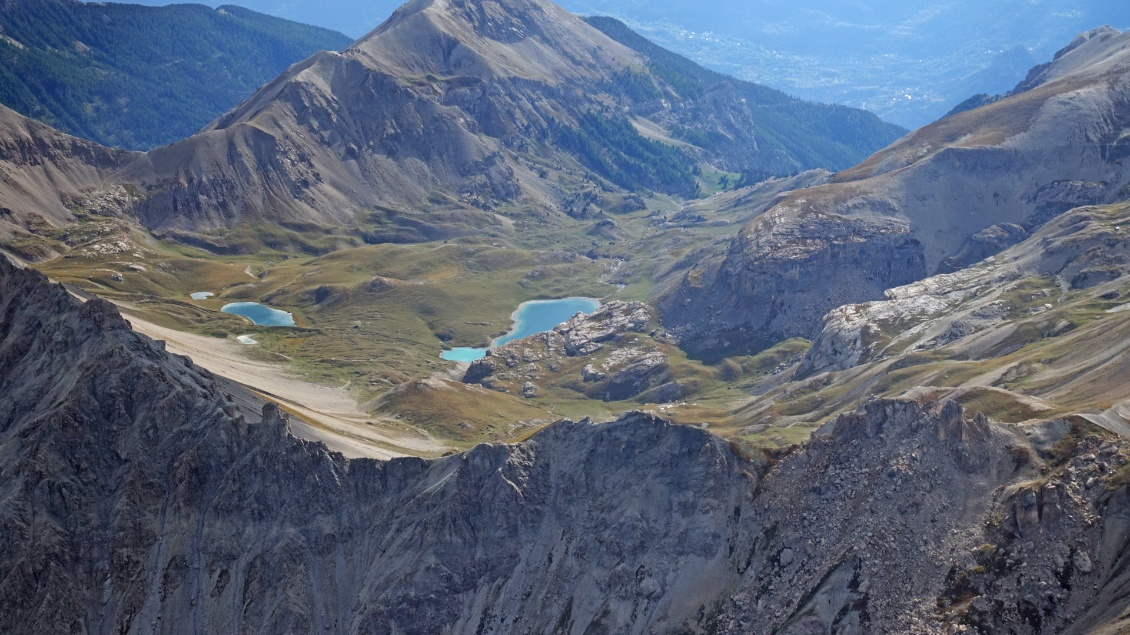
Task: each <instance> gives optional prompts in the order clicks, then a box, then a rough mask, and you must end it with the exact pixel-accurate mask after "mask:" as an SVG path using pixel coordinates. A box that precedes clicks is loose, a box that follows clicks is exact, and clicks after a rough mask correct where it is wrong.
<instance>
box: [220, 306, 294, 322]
mask: <svg viewBox="0 0 1130 635" xmlns="http://www.w3.org/2000/svg"><path fill="white" fill-rule="evenodd" d="M220 310H221V311H223V312H224V313H233V314H235V315H242V316H243V317H245V318H247V319H249V320H251V321H252V322H254V323H255V325H256V326H294V315H292V314H290V313H287V312H286V311H280V310H278V309H272V308H271V307H269V306H263V305H262V304H259V303H258V302H233V303H231V304H225V305H224V307H223V308H222V309H220Z"/></svg>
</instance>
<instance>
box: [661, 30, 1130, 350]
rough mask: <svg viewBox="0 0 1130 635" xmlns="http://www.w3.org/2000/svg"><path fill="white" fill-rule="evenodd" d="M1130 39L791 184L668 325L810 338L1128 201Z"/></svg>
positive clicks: (696, 333)
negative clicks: (838, 319)
mask: <svg viewBox="0 0 1130 635" xmlns="http://www.w3.org/2000/svg"><path fill="white" fill-rule="evenodd" d="M1128 41H1130V34H1119V35H1117V36H1111V35H1110V34H1109V33H1107V34H1105V35H1103V34H1099V36H1096V37H1091V38H1084V40H1081V41H1080V42H1079V43H1077V45H1076V46H1073V47H1069V49H1066V50H1065V51H1064V52H1063V53H1062V54H1061V55H1060V56H1059V57H1058V58H1057V60H1056V61H1055V62H1054V63H1053V65H1052V66H1053V68H1051V69H1048V71H1047V72H1046V73H1044V74H1043V75H1042V76H1041V77H1043V79H1041V80H1040V81H1038V82H1036V83H1035V84H1034V85H1032V86H1031V87H1030V88H1029V89H1028V90H1026V91H1022V92H1020V93H1017V94H1014V95H1012V96H1011V97H1009V98H1008V99H1004V100H1002V101H999V102H996V103H994V104H991V105H989V106H986V107H983V108H978V109H975V110H972V111H968V112H963V113H960V114H957V115H954V116H952V117H947V118H945V119H943V120H941V121H939V122H937V123H935V124H932V125H930V126H926V127H925V128H922V129H920V130H918V131H916V132H914V133H912V134H910V135H908V136H907V137H904V138H903V139H902V140H900V141H898V142H896V143H894V144H892V145H891V146H889V147H888V148H887V149H885V150H883V151H881V152H879V153H876V154H875V155H873V156H872V157H871V158H869V159H868V160H867V161H865V162H863V163H861V164H860V165H858V166H856V167H854V168H852V169H850V170H846V171H844V172H841V173H839V174H837V175H836V177H835V179H834V180H833V182H832V183H829V184H827V185H821V186H817V187H811V188H807V189H803V190H797V191H794V192H792V193H790V194H788V195H786V197H785V198H784V200H782V201H780V202H779V203H777V204H776V205H775V206H774V207H773V208H772V209H770V210H769V211H768V212H766V213H765V214H763V215H761V216H759V217H757V218H756V219H754V220H752V221H750V223H749V224H748V225H747V226H746V227H745V228H744V229H743V230H742V232H741V234H740V235H739V236H738V237H737V238H736V239H735V240H734V242H733V243H732V245H731V248H730V250H729V253H728V254H727V256H726V258H725V260H724V261H723V262H721V263H704V264H702V265H700V266H698V267H696V268H693V269H692V270H691V271H690V272H689V273H688V274H687V275H686V277H685V278H684V279H683V281H682V282H681V284H679V285H676V286H675V287H674V288H673V289H671V290H669V291H668V292H667V293H666V294H665V295H664V297H663V298H662V300H661V301H660V305H659V306H660V309H661V313H662V319H663V321H664V323H665V324H666V325H667V326H668V327H670V328H671V329H672V330H673V331H674V332H676V333H677V334H679V335H680V337H681V338H682V339H683V340H684V341H685V342H686V343H687V346H688V347H689V348H690V349H692V350H698V351H705V352H704V353H703V355H704V356H709V353H710V352H711V351H728V352H730V353H729V354H738V353H745V352H753V351H757V350H760V349H762V348H764V347H766V346H768V345H771V344H774V343H776V342H778V341H780V340H782V339H785V338H788V337H805V338H811V337H813V335H814V334H815V333H816V331H817V329H818V328H819V326H820V318H819V317H818V316H822V315H824V314H825V313H827V312H828V311H829V310H831V309H833V308H835V307H837V306H842V305H845V304H854V303H860V302H866V301H871V300H878V299H880V298H882V297H883V291H884V290H885V289H887V288H890V287H891V286H898V285H904V284H907V283H909V282H913V281H915V280H919V279H921V278H924V277H926V276H927V275H931V274H935V273H940V272H947V271H954V270H955V269H959V268H961V267H965V266H967V265H969V264H971V263H973V262H976V261H978V260H980V259H983V258H985V257H987V256H990V255H992V254H994V253H996V252H997V251H999V250H1000V249H1004V248H1007V247H1009V246H1010V245H1013V244H1015V243H1017V242H1019V241H1020V240H1023V239H1024V238H1025V237H1026V235H1027V234H1030V233H1032V232H1035V231H1037V230H1038V229H1039V228H1040V227H1041V226H1042V225H1043V224H1045V223H1047V222H1048V221H1049V220H1051V219H1053V218H1055V217H1056V216H1058V215H1059V214H1062V213H1064V212H1066V211H1068V210H1070V209H1072V208H1076V207H1079V206H1084V205H1094V204H1100V203H1111V202H1116V201H1119V200H1123V199H1125V198H1126V196H1127V190H1126V187H1127V185H1128V184H1130V167H1128V164H1127V163H1126V157H1127V156H1128V155H1130V154H1128V152H1127V151H1126V150H1125V148H1127V147H1130V145H1127V144H1130V140H1128V138H1127V137H1126V136H1125V131H1126V130H1127V129H1130V80H1128V79H1127V78H1128V77H1130V73H1128V72H1127V71H1128V69H1130V53H1127V50H1128V49H1127V48H1126V47H1125V44H1126V42H1128ZM1079 139H1088V140H1089V141H1088V143H1089V144H1091V145H1090V146H1088V147H1089V149H1088V150H1082V148H1081V147H1080V146H1079V145H1078V140H1079ZM1104 148H1105V149H1104ZM1116 148H1119V149H1117V150H1116Z"/></svg>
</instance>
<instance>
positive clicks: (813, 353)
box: [795, 203, 1130, 378]
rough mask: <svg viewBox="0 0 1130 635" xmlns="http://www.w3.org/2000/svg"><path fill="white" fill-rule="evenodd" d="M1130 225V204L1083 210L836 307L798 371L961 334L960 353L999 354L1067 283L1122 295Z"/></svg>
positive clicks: (1054, 329) (938, 343) (1062, 326)
mask: <svg viewBox="0 0 1130 635" xmlns="http://www.w3.org/2000/svg"><path fill="white" fill-rule="evenodd" d="M1128 225H1130V205H1127V204H1125V203H1123V204H1118V205H1112V206H1101V207H1082V208H1079V209H1076V210H1073V211H1071V212H1069V213H1067V214H1064V215H1062V216H1060V217H1059V218H1057V219H1055V220H1053V221H1051V222H1050V223H1048V224H1047V225H1045V226H1044V227H1042V228H1041V229H1040V230H1039V231H1038V232H1036V233H1035V234H1034V235H1032V236H1031V237H1029V238H1028V239H1026V240H1024V241H1023V242H1021V243H1020V244H1018V245H1016V246H1014V247H1011V248H1009V249H1008V250H1006V251H1004V252H1003V253H1000V254H998V255H996V256H995V257H992V258H990V259H988V260H985V261H984V262H981V263H979V264H977V265H974V266H971V267H969V268H967V269H963V270H961V271H958V272H955V273H948V274H941V275H937V276H933V277H930V278H927V279H925V280H922V281H919V282H917V283H914V284H910V285H906V286H901V287H896V288H893V289H890V290H888V291H886V293H885V295H886V299H884V300H878V301H875V302H867V303H863V304H847V305H844V306H841V307H838V308H836V309H833V310H832V311H829V312H828V313H827V314H826V315H825V316H824V318H823V325H822V327H821V329H820V331H819V334H818V335H817V337H816V338H815V339H814V341H813V345H812V348H810V349H809V350H808V352H807V353H806V354H805V356H804V359H803V360H802V361H801V364H800V366H798V367H797V370H796V373H795V374H796V377H798V378H804V377H809V376H811V375H814V374H816V373H820V372H829V371H840V370H846V369H848V368H852V367H854V366H858V365H860V364H865V363H867V362H871V361H874V360H877V359H880V358H882V357H884V356H887V355H894V354H898V353H918V352H925V351H932V350H936V349H938V348H941V347H943V346H948V345H953V344H954V343H955V342H957V341H959V340H964V341H967V342H969V344H968V345H967V346H965V347H963V349H962V351H961V352H960V353H959V355H960V357H963V358H969V357H972V358H979V357H982V356H985V355H994V354H999V353H1000V350H999V340H1000V339H1002V338H1003V337H1004V336H1006V335H1007V334H1008V333H1010V332H1014V331H1016V330H1017V329H1018V328H1019V327H1018V325H1017V321H1018V319H1020V318H1022V317H1031V316H1039V315H1041V314H1043V313H1046V312H1047V311H1048V310H1050V309H1051V308H1053V306H1054V304H1053V303H1057V302H1059V298H1058V297H1057V296H1059V295H1060V292H1059V291H1058V290H1070V291H1084V290H1090V291H1091V293H1092V294H1093V295H1094V296H1095V297H1100V296H1102V295H1103V294H1114V295H1112V296H1111V297H1112V299H1115V298H1117V297H1118V294H1119V293H1120V291H1119V290H1120V289H1121V288H1122V284H1121V282H1122V281H1125V280H1126V278H1127V277H1128V276H1130V233H1128V232H1127V231H1124V228H1125V227H1126V226H1128ZM1038 277H1048V278H1050V279H1052V280H1054V283H1053V284H1052V285H1051V286H1053V287H1055V288H1056V291H1055V292H1053V291H1052V290H1051V289H1047V290H1045V289H1041V288H1036V287H1034V286H1033V285H1032V283H1031V279H1032V278H1038ZM1025 285H1027V286H1029V287H1032V288H1031V290H1030V292H1029V293H1028V294H1026V295H1020V296H1018V295H1017V294H1018V293H1019V292H1020V290H1021V289H1024V288H1025ZM1076 326H1077V325H1076V324H1075V323H1074V322H1070V321H1060V320H1057V321H1055V322H1054V323H1051V324H1048V325H1045V326H1044V327H1043V328H1041V329H1039V333H1041V334H1043V335H1045V336H1058V335H1062V334H1063V333H1066V332H1067V331H1069V330H1071V329H1074V328H1075V327H1076ZM994 333H996V335H995V336H994ZM976 340H980V341H979V342H978V341H976ZM993 351H996V352H995V353H994V352H993Z"/></svg>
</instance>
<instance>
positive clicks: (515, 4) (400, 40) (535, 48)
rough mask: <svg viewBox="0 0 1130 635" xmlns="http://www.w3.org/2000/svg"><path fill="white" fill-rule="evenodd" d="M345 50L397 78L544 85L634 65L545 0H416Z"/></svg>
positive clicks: (633, 58) (626, 53) (632, 57)
mask: <svg viewBox="0 0 1130 635" xmlns="http://www.w3.org/2000/svg"><path fill="white" fill-rule="evenodd" d="M347 54H352V55H356V56H359V57H362V58H366V59H368V60H369V61H371V62H372V63H374V64H376V65H378V66H380V67H384V68H388V69H392V70H395V71H397V72H398V73H400V74H402V75H409V76H426V75H437V76H441V77H475V78H478V79H490V78H496V77H522V78H526V79H534V80H538V81H541V82H545V83H548V84H555V83H557V82H559V81H560V80H562V79H563V78H581V77H596V76H605V75H607V74H609V73H610V72H615V71H617V70H620V69H622V68H624V67H626V66H628V65H631V64H639V60H638V59H637V58H638V56H637V55H636V54H634V53H633V52H631V51H630V50H628V49H627V48H626V47H624V46H622V45H620V44H618V43H617V42H615V41H613V40H612V39H610V38H609V37H607V36H605V35H604V34H603V33H601V32H600V31H598V30H596V29H594V28H592V27H591V26H589V25H588V24H586V23H585V22H584V20H581V19H580V18H579V17H577V16H574V15H572V14H570V13H569V12H567V11H565V10H564V9H562V8H561V7H559V6H557V5H556V4H554V3H552V2H544V1H542V0H414V1H413V2H409V3H408V4H406V5H404V6H403V7H401V8H400V9H398V10H397V11H396V12H395V13H393V15H392V17H390V18H389V19H388V20H387V21H386V22H385V23H384V24H382V25H380V26H379V27H377V28H376V29H375V30H373V31H372V32H371V33H370V34H368V35H366V36H365V37H363V38H361V39H360V40H358V41H357V42H356V43H355V44H354V45H353V46H352V47H350V49H349V50H348V51H347Z"/></svg>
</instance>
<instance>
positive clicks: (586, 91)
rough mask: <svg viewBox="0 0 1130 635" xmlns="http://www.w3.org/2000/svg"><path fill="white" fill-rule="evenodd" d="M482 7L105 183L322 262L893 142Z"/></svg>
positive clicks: (334, 61)
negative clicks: (355, 247) (350, 247)
mask: <svg viewBox="0 0 1130 635" xmlns="http://www.w3.org/2000/svg"><path fill="white" fill-rule="evenodd" d="M490 7H493V8H492V9H491V10H490V11H489V12H488V11H485V10H483V8H482V7H480V6H479V5H476V4H473V3H467V2H463V1H461V0H450V1H448V0H442V1H441V0H436V1H435V2H413V3H409V4H408V5H405V6H404V7H403V8H401V9H400V10H398V11H397V12H396V13H395V14H394V15H393V16H392V17H391V18H390V19H389V21H387V22H386V23H384V24H383V25H382V26H381V27H380V28H378V29H376V30H375V31H373V32H372V33H371V34H369V35H368V36H366V37H365V38H363V39H361V40H358V41H357V42H355V43H354V44H353V45H351V46H350V47H349V48H347V49H346V50H345V51H344V52H343V53H333V52H329V51H325V52H321V53H318V54H315V55H314V56H312V57H310V58H308V59H307V60H305V61H303V62H301V63H299V64H295V65H294V66H292V67H291V68H289V69H288V70H287V71H286V72H285V73H283V74H282V75H280V76H279V77H278V78H276V79H275V80H273V81H271V82H269V83H267V84H266V85H264V86H263V87H262V88H260V89H259V90H258V91H257V92H256V93H255V94H254V95H252V96H251V97H249V98H248V99H247V100H246V101H244V102H243V103H242V104H240V105H239V106H238V107H236V108H235V109H233V110H232V111H231V112H229V113H227V114H225V115H224V116H222V117H220V118H218V119H216V120H215V121H213V122H212V123H211V124H209V125H208V126H206V127H205V128H204V129H203V130H202V131H201V132H200V133H198V134H195V135H193V136H191V137H189V138H187V139H185V140H182V141H178V142H176V143H173V144H171V145H168V146H164V147H161V148H157V149H155V150H152V151H150V152H148V153H146V154H145V155H142V156H138V157H136V160H134V161H133V162H131V163H130V165H129V166H127V167H125V168H124V169H122V170H120V171H119V172H115V180H114V181H113V182H107V183H104V184H103V185H104V187H106V188H113V187H117V186H128V187H129V189H130V198H129V200H128V202H127V203H126V204H125V206H124V207H123V209H122V211H123V212H127V211H128V213H129V214H131V215H134V216H135V217H136V218H137V219H138V220H139V221H140V223H141V224H142V225H143V226H144V227H146V228H148V229H150V230H153V231H156V232H159V233H160V234H161V235H163V236H173V237H177V238H178V239H180V240H182V241H185V242H189V243H192V244H199V245H205V246H207V247H208V248H210V249H213V250H219V251H241V250H247V249H249V248H251V249H254V248H255V246H257V245H263V244H268V245H271V246H283V245H288V244H289V245H292V246H294V245H297V246H298V247H299V248H301V249H305V250H313V251H319V250H321V251H325V250H326V249H327V247H326V246H324V245H325V244H326V243H330V244H341V243H343V242H347V241H349V240H352V241H355V242H356V241H357V240H358V237H362V238H363V239H364V240H365V241H367V242H389V241H394V242H402V241H409V242H411V241H420V240H430V239H435V238H443V237H447V238H450V237H454V236H461V235H468V234H474V233H477V232H480V231H482V230H483V229H484V228H489V229H490V231H502V232H506V231H508V230H507V227H509V224H510V223H512V222H523V221H525V222H529V221H530V219H535V218H536V219H542V218H544V217H546V216H547V215H549V217H550V218H551V219H558V220H554V221H553V222H562V221H561V220H560V217H562V216H564V214H562V213H561V212H562V210H563V209H564V208H566V207H567V203H568V200H569V199H570V198H571V197H573V196H575V195H576V194H577V193H578V192H581V191H585V190H593V189H594V186H595V190H596V191H597V192H610V193H616V192H625V191H626V192H640V191H658V192H661V193H666V194H676V195H681V196H695V195H696V194H697V192H698V189H699V183H698V181H697V180H696V177H697V176H698V175H699V174H700V173H701V172H702V170H704V169H707V170H722V171H724V172H729V173H750V174H757V175H774V174H790V173H793V172H796V171H800V170H804V169H809V168H814V167H830V168H844V167H848V166H849V165H851V164H852V163H854V162H856V161H858V160H860V159H862V158H864V157H865V156H866V155H867V154H868V153H870V152H872V151H873V150H875V149H877V148H879V147H882V146H883V145H885V144H886V143H888V142H889V141H891V140H893V139H894V138H896V137H897V136H898V135H899V134H900V133H901V130H900V129H899V128H897V127H895V126H891V125H889V124H885V123H883V122H881V121H880V120H879V119H878V118H876V117H874V116H873V115H870V114H868V113H865V112H863V111H858V110H852V109H848V108H843V107H838V106H823V105H816V104H810V103H807V102H802V101H800V100H797V99H794V98H790V97H788V96H786V95H784V94H782V93H779V92H777V91H773V90H771V89H766V88H763V87H759V86H756V85H752V84H747V83H744V82H738V81H733V80H730V79H728V78H725V77H723V76H720V75H718V74H716V73H711V72H709V71H706V70H704V69H702V68H700V67H698V66H696V65H694V64H693V63H690V62H688V61H686V60H685V59H683V58H679V57H678V56H674V55H672V54H669V53H667V52H665V51H663V50H662V49H659V48H658V47H654V46H653V45H651V44H650V43H647V42H646V41H645V40H643V39H642V38H639V37H638V36H635V35H634V34H632V33H631V32H630V31H628V30H627V29H625V28H624V27H623V26H622V25H619V24H618V23H615V22H610V21H601V22H597V23H596V24H598V25H600V26H602V27H603V28H605V29H606V30H608V31H609V32H610V33H612V34H613V36H614V37H615V39H614V38H613V37H609V36H608V35H606V34H605V33H604V32H603V31H601V30H598V29H597V28H594V27H593V26H590V25H589V24H588V23H586V22H585V21H583V20H581V19H580V18H578V17H576V16H573V15H571V14H568V13H566V12H564V11H563V10H561V9H560V8H558V7H556V6H555V5H551V4H548V3H544V2H535V1H532V0H508V1H507V2H504V3H502V4H498V5H497V6H495V5H493V4H492V5H490ZM617 40H622V41H623V42H626V43H627V44H623V43H621V42H620V41H617ZM437 43H438V44H437ZM735 180H736V177H735ZM51 208H54V209H53V210H51ZM65 208H66V205H65V204H60V203H55V204H54V205H51V204H49V203H46V202H43V203H42V204H41V205H40V206H39V207H37V209H36V211H35V212H34V213H36V214H40V215H42V216H44V217H45V218H47V219H48V222H54V221H56V220H58V219H61V218H63V217H65V216H66V214H67V213H68V212H67V211H66V209H65ZM46 210H51V211H46ZM499 212H501V213H502V216H499V215H498V213H499ZM21 213H22V211H21V210H16V214H17V216H18V215H20V214H21ZM508 214H509V215H510V216H512V217H513V218H506V216H507V215H508ZM264 221H265V223H264ZM538 222H542V221H541V220H539V221H538ZM237 227H238V228H241V230H242V231H244V232H245V233H249V234H250V235H251V237H250V238H249V239H248V238H245V237H244V238H235V239H233V238H232V236H233V235H235V236H240V235H241V234H239V233H238V232H229V231H227V230H232V229H234V228H237ZM24 230H25V231H26V228H24ZM221 230H222V231H223V233H224V235H223V236H219V235H216V232H217V231H221ZM20 233H22V232H20ZM342 234H348V236H342ZM17 235H19V233H18V234H17ZM248 241H250V242H248ZM248 244H250V245H251V247H248Z"/></svg>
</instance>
